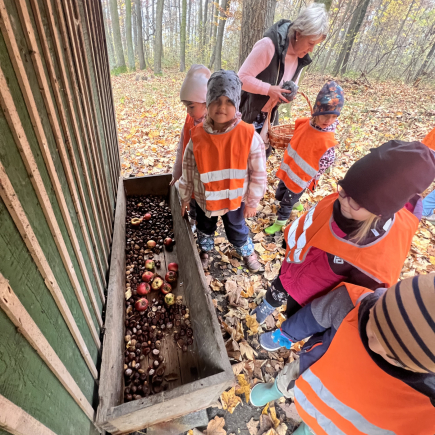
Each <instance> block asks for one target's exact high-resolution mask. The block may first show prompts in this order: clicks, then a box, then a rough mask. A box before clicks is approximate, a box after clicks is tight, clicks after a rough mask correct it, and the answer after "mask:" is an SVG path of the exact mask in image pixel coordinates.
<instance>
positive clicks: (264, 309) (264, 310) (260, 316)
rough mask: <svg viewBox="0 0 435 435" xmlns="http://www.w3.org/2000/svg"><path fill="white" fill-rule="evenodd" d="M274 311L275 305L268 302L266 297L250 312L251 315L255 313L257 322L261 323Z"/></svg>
mask: <svg viewBox="0 0 435 435" xmlns="http://www.w3.org/2000/svg"><path fill="white" fill-rule="evenodd" d="M274 311H275V307H272V305H270V304H269V302H267V301H266V299H263V302H262V303H261V304H260V305H259V306H258V307H256V308H254V309H253V310H252V312H251V316H252V315H254V314H256V315H257V322H258V323H259V324H260V325H262V324H263V323H264V322H265V321H266V317H267V316H268V315H269V314H272V313H273V312H274Z"/></svg>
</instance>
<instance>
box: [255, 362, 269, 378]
mask: <svg viewBox="0 0 435 435" xmlns="http://www.w3.org/2000/svg"><path fill="white" fill-rule="evenodd" d="M266 361H267V360H265V359H260V360H258V359H254V361H253V362H254V376H255V377H256V378H257V379H259V380H260V381H262V382H263V381H264V378H263V372H262V371H261V367H263V366H264V364H265V363H266Z"/></svg>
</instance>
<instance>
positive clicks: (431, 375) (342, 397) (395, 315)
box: [251, 274, 435, 435]
mask: <svg viewBox="0 0 435 435" xmlns="http://www.w3.org/2000/svg"><path fill="white" fill-rule="evenodd" d="M434 282H435V275H434V274H429V275H419V276H415V277H412V278H408V279H406V280H404V281H401V282H398V283H397V284H395V285H394V286H392V287H391V288H389V289H388V290H385V289H378V290H376V291H375V292H373V291H372V290H370V289H367V288H364V287H359V286H356V285H353V284H343V285H340V286H339V287H338V288H336V289H335V290H333V291H332V292H330V293H328V294H327V295H326V296H323V297H321V298H318V299H316V300H314V301H313V302H311V303H310V304H309V305H307V306H305V307H304V308H303V309H302V310H300V311H298V312H297V313H296V314H295V315H294V316H292V317H291V318H290V319H288V320H287V322H288V325H286V327H285V328H284V327H283V329H282V331H281V335H282V336H283V338H285V339H287V340H288V341H291V342H297V341H299V340H301V339H304V338H307V337H310V336H311V338H310V339H309V340H308V341H307V343H305V345H304V347H303V348H302V350H301V352H300V357H299V359H297V360H295V361H293V362H292V363H290V364H287V365H286V366H285V367H284V369H283V370H282V371H281V372H280V373H279V374H278V376H277V377H276V380H275V382H274V383H273V384H272V383H269V384H257V385H256V386H255V387H254V388H253V389H252V391H251V403H252V404H253V405H254V406H264V405H265V404H266V403H267V402H269V401H273V400H276V399H278V398H280V397H281V396H285V397H288V398H294V402H295V404H296V409H297V410H298V412H299V415H300V417H301V418H302V420H303V421H304V423H302V425H301V426H300V427H299V428H298V430H297V431H296V432H294V434H298V435H302V434H312V433H315V434H325V433H328V434H347V435H357V434H361V433H364V434H368V435H378V434H397V435H411V434H412V435H433V434H434V433H435V408H434V406H435V327H434V325H435V285H434ZM283 326H284V325H283Z"/></svg>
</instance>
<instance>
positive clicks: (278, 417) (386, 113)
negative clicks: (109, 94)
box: [101, 0, 435, 435]
mask: <svg viewBox="0 0 435 435" xmlns="http://www.w3.org/2000/svg"><path fill="white" fill-rule="evenodd" d="M101 2H102V5H103V13H104V20H105V23H106V26H105V32H106V41H107V50H108V53H109V59H110V67H111V71H112V85H113V95H114V102H115V110H116V117H117V127H118V138H119V147H120V155H121V169H122V175H123V176H125V177H132V176H143V175H150V174H157V173H170V172H172V167H173V164H174V161H175V154H176V150H177V146H178V141H179V138H180V132H181V129H182V127H183V124H184V121H185V118H186V111H185V108H184V106H183V105H182V104H181V102H180V99H179V92H180V88H181V85H182V82H183V80H184V77H185V71H186V70H188V69H189V67H190V65H191V64H193V63H203V64H205V65H206V66H208V67H209V68H210V69H211V70H217V69H219V68H224V69H233V70H235V71H237V70H238V69H239V67H240V65H241V64H242V63H243V61H244V59H245V58H246V56H247V55H248V54H249V52H250V51H251V49H252V47H253V45H254V44H255V42H256V41H257V40H259V39H261V38H262V35H263V32H264V30H265V29H266V28H267V27H269V26H270V25H271V24H272V23H273V22H276V21H277V20H279V19H281V18H287V19H291V20H293V19H294V18H295V17H296V16H297V15H298V13H299V11H300V9H301V8H302V7H303V6H305V5H306V2H305V1H303V0H294V1H290V0H279V1H276V0H219V2H217V1H216V2H213V1H210V0H101ZM324 3H325V5H326V7H327V8H328V9H329V12H330V32H329V33H328V36H327V38H326V40H325V41H324V42H323V43H322V44H320V45H319V46H317V48H316V50H315V52H314V53H313V54H312V58H313V63H312V64H311V66H310V67H309V68H306V70H305V71H304V73H303V76H302V77H301V80H300V82H299V85H300V90H302V91H303V92H304V93H305V94H306V95H307V96H308V98H309V99H310V101H311V102H314V101H315V98H316V95H317V93H318V92H319V90H320V88H321V87H322V85H323V84H324V83H325V81H326V80H328V79H331V78H335V79H336V80H338V82H339V83H340V85H341V86H342V87H343V89H344V92H345V100H346V102H345V106H344V108H343V110H342V113H341V116H340V124H339V126H338V129H337V133H336V136H337V139H338V141H339V145H338V147H337V158H336V161H335V163H334V165H333V167H332V168H331V170H330V171H328V172H327V173H326V174H324V176H322V178H321V180H320V183H319V187H318V188H317V189H316V190H315V192H314V193H310V192H308V193H305V194H304V195H303V196H302V198H301V203H302V204H303V206H304V209H305V210H308V209H309V208H310V207H311V206H312V205H314V204H315V203H316V202H318V201H319V200H321V199H322V198H323V197H325V196H326V195H329V194H331V193H333V192H336V188H337V181H338V180H340V179H341V178H343V176H344V174H345V173H346V171H347V170H348V168H349V167H350V166H351V165H352V164H353V163H354V162H355V161H356V160H358V159H359V158H361V157H362V156H364V155H365V154H366V153H368V152H369V150H370V148H373V147H377V146H379V145H381V144H382V143H384V142H386V141H388V140H391V139H399V140H408V141H411V140H421V139H422V138H423V137H424V136H425V135H426V134H427V133H428V132H429V131H430V130H431V129H433V128H434V127H435V0H325V1H324ZM308 114H309V108H308V105H307V102H306V101H305V100H304V99H303V98H302V97H300V96H298V97H297V98H296V99H295V101H294V103H292V104H291V105H288V104H286V105H284V104H283V105H281V106H280V123H289V122H294V120H295V119H296V118H298V117H302V116H308ZM282 154H283V152H282V150H276V151H275V152H274V153H273V154H272V155H271V157H270V158H269V159H268V162H267V172H268V187H267V191H266V194H265V196H264V198H263V199H262V201H261V203H260V205H259V206H258V209H257V211H258V213H257V216H256V217H255V218H253V219H248V220H247V224H248V226H249V227H250V230H251V234H252V237H253V239H254V243H255V250H256V252H257V254H258V256H259V260H260V261H261V262H262V263H263V264H264V267H265V272H264V273H263V274H262V275H257V274H249V273H248V271H247V270H245V269H244V268H243V265H242V262H241V261H240V258H237V256H236V254H235V251H233V250H232V247H231V245H230V244H229V242H228V240H227V239H226V237H225V233H224V231H223V228H222V226H218V234H216V236H217V237H216V238H215V243H216V247H215V250H214V251H213V252H212V256H211V259H212V262H211V266H210V270H209V271H208V272H206V279H207V282H208V283H209V285H210V291H211V294H212V299H213V303H214V304H215V307H216V313H217V316H218V319H219V322H220V323H221V326H222V333H223V336H224V340H225V345H226V348H227V353H228V357H229V359H230V361H231V364H232V367H233V371H234V374H235V375H236V379H237V381H236V382H235V384H234V386H233V387H232V388H231V389H230V390H229V391H227V392H225V393H223V394H222V396H221V398H220V401H219V402H217V403H216V404H215V406H213V407H211V408H209V409H208V410H207V413H208V418H209V420H210V421H209V424H208V427H207V428H205V427H204V428H202V430H201V431H197V430H194V431H189V435H193V434H195V435H198V434H206V435H211V434H213V435H216V434H219V435H225V434H226V433H228V434H236V433H243V434H246V435H247V434H248V433H249V435H284V434H286V435H289V434H291V433H292V432H293V430H294V428H295V427H297V425H298V423H299V417H298V415H297V413H296V412H295V409H294V404H292V403H290V402H289V401H285V400H284V399H281V400H280V401H277V402H276V403H275V404H273V403H272V402H271V404H269V405H267V406H266V407H265V408H264V409H262V410H261V409H260V410H259V409H256V408H254V407H253V406H251V405H249V394H250V390H251V388H252V387H253V386H254V385H255V384H256V383H257V382H270V381H271V380H273V379H274V377H275V376H276V374H277V372H278V371H279V370H281V369H282V367H283V366H284V365H285V364H286V363H288V362H290V361H291V360H292V358H297V356H296V354H295V352H294V351H295V350H297V346H298V344H296V348H295V349H292V350H291V351H289V350H285V349H283V350H282V352H281V351H280V352H266V351H264V350H262V348H261V347H260V345H259V342H258V336H259V334H260V333H262V332H263V331H266V330H270V329H273V328H275V327H279V326H280V324H281V322H282V321H283V320H284V317H283V316H282V314H281V313H280V312H279V311H276V312H275V313H274V315H273V316H269V318H268V321H267V322H266V324H265V325H262V326H260V325H259V324H258V323H257V322H256V319H255V317H253V316H250V315H249V312H250V310H251V309H252V308H253V307H254V306H255V305H256V304H257V303H259V302H260V301H261V300H262V297H263V296H264V294H265V289H266V288H267V285H268V284H269V283H270V282H271V281H272V280H273V279H274V278H275V277H276V275H277V274H278V271H279V268H280V265H281V262H282V260H283V258H284V254H285V251H284V250H283V249H282V247H281V246H282V233H279V234H276V235H275V236H268V235H266V233H265V232H264V228H265V227H267V226H269V225H270V224H271V223H272V222H273V221H274V219H275V218H276V211H277V207H278V204H279V203H278V202H277V201H276V200H275V195H274V193H275V189H276V186H277V183H278V180H277V179H276V177H275V172H276V170H277V169H278V167H279V164H280V162H281V159H282ZM433 187H434V185H432V186H431V187H430V188H429V189H428V190H427V191H426V192H425V193H424V194H427V193H428V192H429V191H431V190H432V189H433ZM297 214H298V212H293V215H292V217H291V218H292V219H294V218H295V217H296V215H297ZM299 214H302V212H299ZM434 271H435V226H433V225H431V224H429V223H428V222H427V221H424V220H423V221H422V222H421V224H420V226H419V229H418V231H417V233H416V235H415V237H414V239H413V242H412V246H411V250H410V252H409V256H408V258H407V260H406V262H405V264H404V267H403V270H402V275H401V277H402V278H404V277H409V276H413V275H415V274H419V273H429V272H434ZM224 427H225V428H224ZM204 429H205V431H204V432H203V430H204Z"/></svg>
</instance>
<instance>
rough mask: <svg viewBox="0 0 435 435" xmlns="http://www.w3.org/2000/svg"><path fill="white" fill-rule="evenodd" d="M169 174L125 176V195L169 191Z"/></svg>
mask: <svg viewBox="0 0 435 435" xmlns="http://www.w3.org/2000/svg"><path fill="white" fill-rule="evenodd" d="M171 180H172V175H171V174H160V175H148V176H145V177H134V178H127V179H125V181H124V189H125V193H126V195H127V196H134V195H163V196H166V195H167V194H168V192H169V183H170V182H171Z"/></svg>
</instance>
